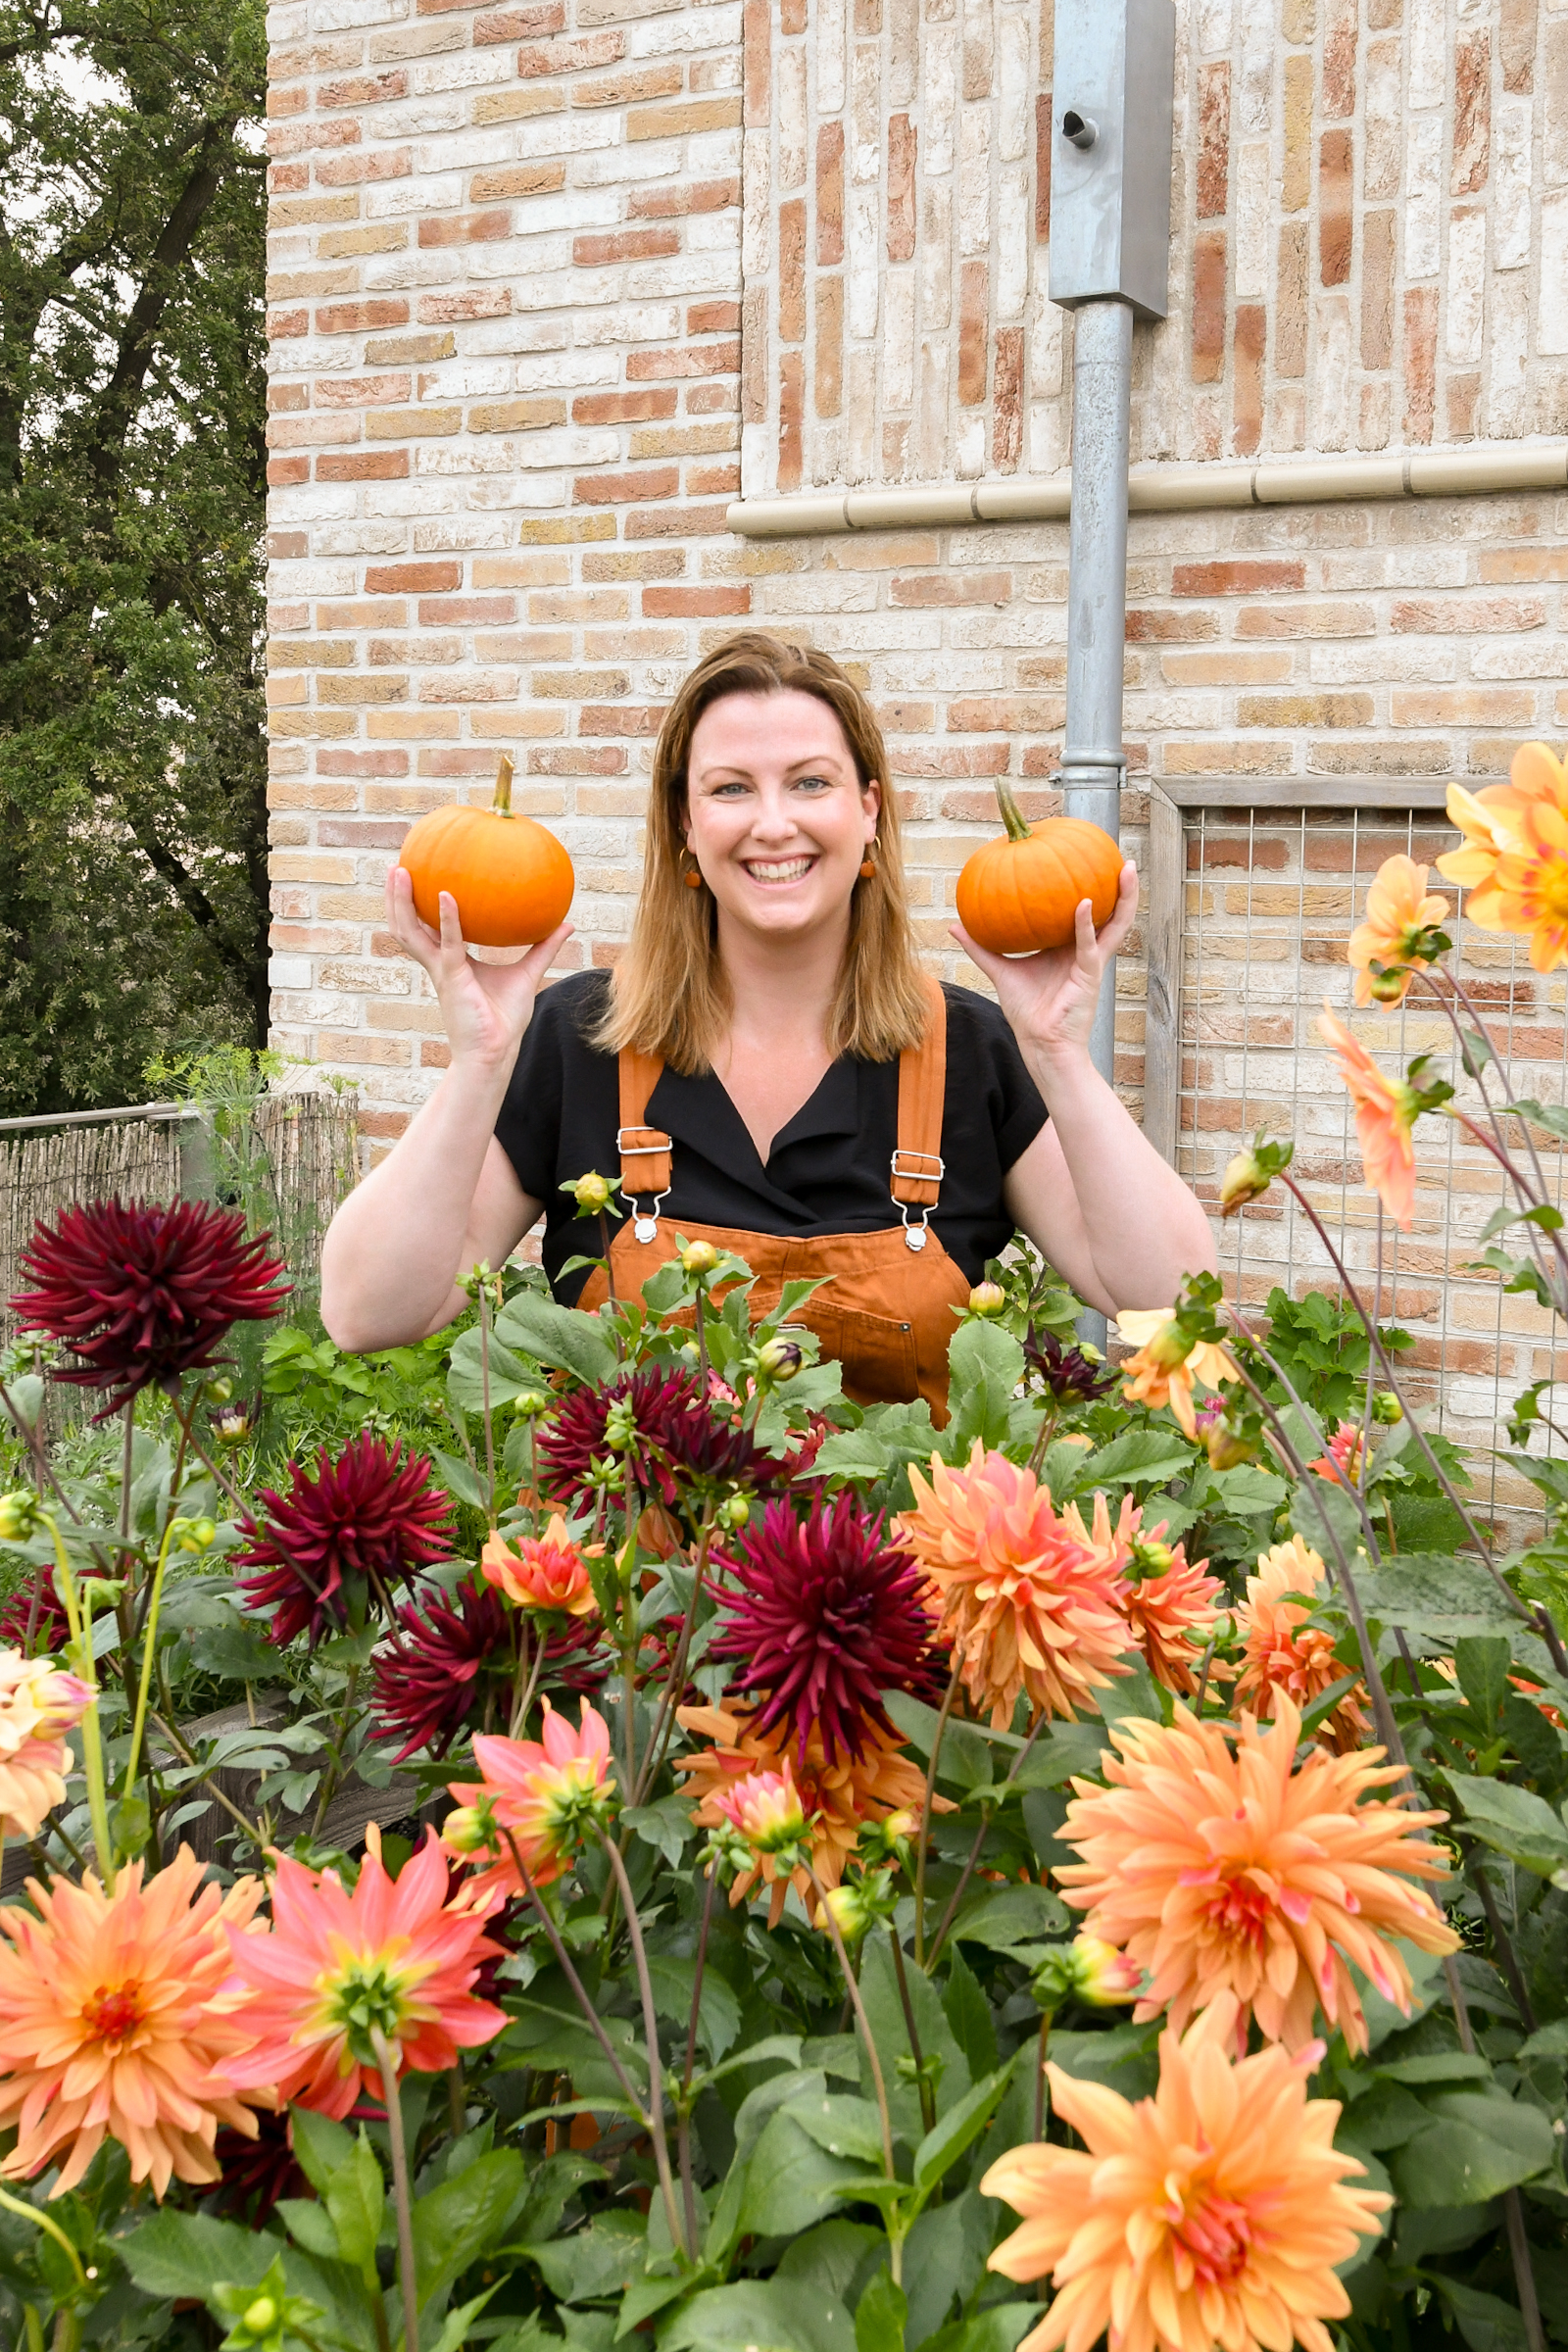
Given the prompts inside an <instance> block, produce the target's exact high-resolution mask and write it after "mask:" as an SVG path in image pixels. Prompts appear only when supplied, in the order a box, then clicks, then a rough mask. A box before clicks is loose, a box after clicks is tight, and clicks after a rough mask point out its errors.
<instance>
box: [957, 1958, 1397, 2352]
mask: <svg viewBox="0 0 1568 2352" xmlns="http://www.w3.org/2000/svg"><path fill="white" fill-rule="evenodd" d="M1241 2022H1242V2021H1241V2020H1240V2019H1239V2017H1238V2013H1237V2004H1236V2001H1235V1999H1234V1997H1233V1996H1232V1995H1230V1994H1228V1993H1220V1994H1219V1995H1218V1996H1217V1997H1216V1999H1215V2001H1214V2003H1213V2006H1212V2007H1211V2008H1210V2009H1208V2010H1207V2011H1206V2012H1205V2014H1204V2015H1203V2016H1202V2017H1201V2018H1200V2019H1199V2020H1198V2022H1197V2024H1196V2025H1194V2026H1192V2027H1190V2028H1189V2029H1188V2032H1187V2033H1186V2034H1185V2035H1183V2036H1181V2037H1180V2038H1178V2036H1177V2034H1175V2032H1169V2033H1166V2034H1162V2035H1161V2036H1160V2043H1159V2088H1158V2090H1157V2091H1156V2092H1155V2094H1154V2096H1153V2097H1152V2099H1139V2100H1138V2101H1137V2103H1136V2104H1134V2103H1133V2102H1132V2101H1131V2100H1128V2099H1124V2098H1123V2097H1122V2096H1121V2095H1120V2093H1119V2092H1117V2091H1114V2090H1108V2089H1106V2088H1105V2087H1104V2086H1103V2084H1101V2083H1098V2082H1078V2081H1076V2080H1075V2079H1074V2078H1073V2077H1072V2076H1071V2075H1064V2074H1063V2073H1062V2071H1061V2069H1060V2067H1059V2066H1051V2067H1048V2068H1047V2070H1046V2071H1047V2074H1048V2075H1049V2077H1050V2080H1051V2103H1052V2108H1053V2110H1054V2113H1055V2114H1057V2115H1059V2116H1061V2117H1062V2119H1063V2120H1064V2122H1066V2123H1069V2124H1070V2125H1071V2126H1072V2127H1073V2129H1074V2131H1077V2132H1078V2134H1079V2136H1080V2137H1081V2138H1082V2140H1083V2143H1084V2147H1083V2150H1082V2151H1080V2150H1079V2149H1077V2148H1057V2147H1049V2146H1045V2145H1037V2146H1033V2147H1021V2148H1013V2149H1011V2150H1010V2151H1009V2152H1008V2154H1007V2155H1005V2156H1004V2157H1002V2158H1001V2159H1000V2160H999V2161H998V2162H997V2163H996V2164H994V2165H993V2166H992V2167H991V2170H990V2171H989V2172H988V2173H987V2174H986V2176H985V2179H984V2180H982V2181H981V2183H980V2186H981V2190H982V2192H983V2193H984V2194H985V2195H986V2196H988V2197H1001V2198H1003V2199H1005V2202H1006V2203H1007V2204H1009V2205H1010V2206H1011V2207H1012V2209H1013V2211H1014V2212H1015V2213H1018V2214H1021V2215H1022V2216H1023V2227H1022V2228H1021V2229H1015V2230H1014V2231H1013V2233H1012V2235H1011V2236H1010V2237H1008V2238H1005V2239H1004V2241H1003V2243H1002V2244H1001V2245H1000V2246H998V2248H997V2250H996V2252H995V2253H994V2254H993V2255H992V2256H991V2260H990V2267H991V2269H992V2270H994V2271H1000V2272H1001V2273H1002V2275H1003V2277H1004V2278H1017V2279H1029V2278H1044V2277H1045V2276H1046V2275H1047V2273H1048V2272H1049V2273H1050V2275H1051V2279H1052V2283H1053V2285H1054V2287H1055V2289H1056V2293H1055V2295H1054V2299H1053V2301H1052V2305H1051V2308H1050V2310H1049V2311H1048V2312H1047V2314H1046V2316H1045V2318H1044V2319H1043V2320H1042V2321H1041V2323H1040V2325H1039V2327H1035V2328H1033V2329H1032V2330H1031V2331H1030V2333H1029V2334H1028V2335H1026V2336H1025V2337H1024V2339H1023V2342H1022V2343H1021V2344H1020V2345H1019V2347H1018V2352H1054V2347H1055V2346H1057V2345H1062V2346H1064V2347H1065V2352H1091V2348H1092V2346H1094V2345H1095V2344H1097V2343H1098V2342H1099V2341H1100V2339H1101V2338H1102V2337H1106V2338H1107V2339H1108V2342H1109V2344H1110V2347H1111V2352H1210V2347H1211V2346H1217V2345H1219V2346H1223V2347H1224V2352H1264V2347H1266V2348H1267V2352H1289V2346H1290V2344H1291V2341H1292V2339H1293V2337H1294V2339H1295V2340H1296V2341H1297V2342H1298V2343H1299V2344H1301V2345H1303V2346H1305V2347H1306V2352H1334V2338H1333V2337H1332V2336H1331V2335H1330V2333H1329V2331H1328V2329H1327V2328H1326V2327H1324V2325H1323V2322H1324V2321H1325V2320H1326V2319H1327V2320H1337V2319H1343V2318H1344V2317H1345V2314H1346V2313H1347V2312H1348V2310H1349V2308H1350V2298H1349V2296H1348V2294H1347V2293H1346V2291H1345V2288H1344V2287H1343V2285H1342V2284H1341V2283H1340V2280H1339V2278H1337V2277H1336V2276H1335V2273H1336V2270H1337V2269H1338V2268H1339V2266H1340V2265H1342V2264H1343V2263H1345V2262H1346V2261H1348V2258H1349V2257H1350V2255H1352V2254H1353V2253H1354V2252H1355V2249H1356V2244H1357V2241H1358V2240H1359V2239H1360V2238H1363V2237H1375V2236H1376V2235H1377V2233H1378V2229H1379V2227H1380V2224H1379V2220H1378V2216H1379V2215H1380V2214H1381V2213H1382V2212H1384V2210H1385V2209H1386V2208H1387V2207H1388V2206H1389V2205H1390V2204H1391V2203H1392V2202H1393V2200H1392V2198H1390V2197H1387V2196H1385V2195H1384V2194H1383V2192H1382V2191H1381V2190H1380V2189H1369V2188H1349V2187H1347V2185H1346V2182H1347V2180H1348V2178H1349V2177H1350V2176H1352V2175H1354V2174H1360V2173H1364V2172H1365V2171H1366V2167H1365V2165H1364V2164H1360V2163H1358V2162H1357V2160H1356V2159H1355V2158H1354V2157H1353V2156H1347V2155H1342V2154H1341V2153H1340V2152H1339V2151H1338V2150H1337V2149H1336V2147H1335V2145H1334V2127H1335V2125H1336V2124H1337V2123H1338V2122H1339V2118H1340V2106H1339V2101H1338V2100H1337V2099H1309V2098H1308V2097H1307V2095H1306V2087H1307V2076H1308V2074H1309V2073H1310V2071H1311V2067H1312V2065H1313V2064H1314V2063H1315V2061H1316V2058H1317V2056H1318V2055H1319V2052H1318V2050H1317V2048H1316V2047H1315V2046H1312V2047H1309V2048H1308V2049H1307V2050H1305V2051H1302V2052H1301V2053H1300V2055H1299V2056H1298V2057H1295V2058H1292V2057H1289V2056H1287V2054H1286V2052H1285V2051H1284V2050H1282V2049H1279V2048H1278V2047H1276V2048H1273V2049H1266V2050H1259V2051H1258V2052H1257V2054H1256V2056H1255V2057H1251V2058H1241V2059H1234V2058H1233V2057H1232V2055H1231V2050H1232V2046H1233V2045H1234V2043H1235V2040H1236V2034H1237V2029H1238V2026H1239V2024H1240V2023H1241Z"/></svg>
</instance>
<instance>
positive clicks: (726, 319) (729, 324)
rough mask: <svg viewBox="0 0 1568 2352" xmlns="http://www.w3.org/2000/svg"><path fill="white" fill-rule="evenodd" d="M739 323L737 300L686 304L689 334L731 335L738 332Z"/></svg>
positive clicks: (739, 308) (739, 313) (739, 314)
mask: <svg viewBox="0 0 1568 2352" xmlns="http://www.w3.org/2000/svg"><path fill="white" fill-rule="evenodd" d="M740 323H741V306H740V304H739V303H738V302H692V303H688V304H687V306H686V332H687V333H688V334H689V335H733V334H736V333H738V332H739V329H740Z"/></svg>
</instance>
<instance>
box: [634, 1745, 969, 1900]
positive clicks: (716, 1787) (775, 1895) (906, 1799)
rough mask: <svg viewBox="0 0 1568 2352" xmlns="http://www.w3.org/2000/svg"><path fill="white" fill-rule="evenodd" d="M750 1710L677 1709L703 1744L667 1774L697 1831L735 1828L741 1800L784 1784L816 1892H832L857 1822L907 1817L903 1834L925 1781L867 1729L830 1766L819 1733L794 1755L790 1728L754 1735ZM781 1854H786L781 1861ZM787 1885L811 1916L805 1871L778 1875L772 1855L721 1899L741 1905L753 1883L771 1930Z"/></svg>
mask: <svg viewBox="0 0 1568 2352" xmlns="http://www.w3.org/2000/svg"><path fill="white" fill-rule="evenodd" d="M756 1714H757V1710H756V1709H755V1708H752V1707H682V1708H680V1710H679V1712H678V1718H677V1720H678V1721H679V1723H680V1726H681V1729H682V1730H683V1731H685V1732H689V1733H690V1734H691V1735H692V1736H693V1737H694V1738H695V1739H698V1740H711V1742H712V1745H711V1746H710V1747H703V1748H699V1749H698V1750H697V1751H696V1752H695V1754H692V1755H689V1756H679V1757H677V1758H676V1760H675V1769H676V1771H677V1772H683V1773H685V1774H686V1775H687V1782H686V1793H687V1795H688V1796H690V1797H692V1798H694V1799H695V1800H696V1801H695V1804H694V1807H693V1811H692V1819H693V1821H694V1822H696V1824H697V1826H698V1828H699V1829H701V1830H716V1829H719V1828H721V1827H722V1828H734V1827H735V1826H737V1825H736V1822H735V1814H736V1812H737V1810H738V1809H739V1808H740V1807H744V1806H746V1804H747V1802H748V1799H750V1798H753V1797H760V1796H761V1795H762V1793H763V1792H764V1791H765V1790H767V1789H778V1788H783V1787H787V1788H788V1789H789V1790H790V1793H791V1794H792V1796H793V1797H794V1798H795V1799H796V1800H797V1802H798V1804H799V1807H800V1810H801V1812H802V1814H804V1816H805V1822H806V1834H807V1836H808V1837H809V1841H810V1856H811V1868H812V1870H813V1871H814V1872H815V1873H816V1876H817V1878H818V1880H819V1881H820V1883H821V1885H822V1886H823V1887H837V1886H838V1885H839V1884H840V1882H841V1881H842V1879H843V1877H844V1870H845V1865H846V1864H847V1862H848V1861H849V1858H850V1856H851V1855H852V1854H853V1853H854V1851H855V1848H856V1845H857V1843H858V1839H859V1836H860V1828H861V1825H862V1823H864V1822H868V1821H886V1820H888V1819H890V1818H891V1817H892V1816H893V1815H895V1814H907V1815H908V1816H910V1817H911V1819H910V1821H909V1822H908V1823H907V1825H906V1826H907V1827H908V1828H912V1827H913V1825H914V1824H915V1823H917V1822H918V1820H919V1818H920V1813H921V1808H922V1805H923V1803H924V1799H925V1776H924V1774H923V1773H922V1772H921V1771H920V1769H919V1767H918V1766H917V1765H916V1764H914V1763H913V1762H911V1760H910V1759H909V1757H908V1756H907V1755H906V1754H905V1752H904V1750H903V1748H902V1747H901V1746H900V1745H899V1744H898V1743H897V1742H896V1741H895V1740H890V1739H889V1738H888V1737H887V1735H886V1733H885V1732H880V1731H878V1730H877V1729H876V1728H875V1726H874V1725H868V1726H867V1727H866V1736H865V1740H864V1743H863V1745H862V1747H861V1749H860V1752H859V1754H858V1756H852V1755H850V1754H849V1753H848V1751H847V1750H846V1751H843V1752H841V1753H840V1755H839V1757H838V1759H837V1761H835V1762H833V1763H829V1762H828V1759H827V1756H826V1754H825V1752H824V1749H823V1745H822V1738H821V1734H820V1733H819V1732H818V1731H816V1730H815V1729H814V1728H813V1729H812V1731H811V1732H810V1734H809V1737H808V1739H807V1742H806V1752H805V1755H804V1756H803V1755H802V1753H801V1749H800V1744H799V1739H798V1735H797V1733H796V1730H795V1726H794V1725H793V1724H791V1723H779V1724H774V1725H773V1726H772V1728H771V1730H769V1731H766V1732H758V1731H757V1730H755V1729H754V1728H753V1727H754V1723H755V1718H756ZM737 1790H739V1797H738V1799H737ZM935 1801H936V1805H937V1809H938V1810H939V1811H940V1812H944V1813H948V1812H951V1811H952V1810H953V1808H952V1806H951V1805H950V1804H949V1803H948V1801H947V1799H946V1798H945V1797H940V1796H939V1797H938V1798H937V1799H936V1800H935ZM789 1858H790V1857H789V1855H788V1853H787V1852H786V1854H785V1857H784V1859H785V1861H786V1862H788V1860H789ZM792 1882H793V1884H794V1887H795V1890H796V1892H797V1893H798V1894H799V1896H800V1898H801V1900H802V1902H803V1903H804V1904H805V1905H806V1909H807V1913H808V1916H809V1917H811V1918H814V1917H815V1915H816V1898H815V1895H814V1894H813V1892H812V1889H811V1882H810V1880H809V1877H808V1876H807V1873H806V1872H805V1870H804V1869H799V1868H797V1869H794V1870H790V1869H787V1868H786V1869H784V1870H782V1871H780V1870H779V1868H778V1867H777V1866H776V1865H775V1862H774V1857H773V1856H772V1854H770V1853H767V1852H764V1851H760V1850H759V1851H758V1852H757V1859H756V1866H755V1868H754V1869H752V1870H750V1871H746V1872H743V1873H742V1874H741V1876H740V1877H739V1878H737V1879H736V1881H735V1883H734V1885H733V1886H732V1887H731V1888H730V1893H729V1899H730V1901H731V1902H732V1903H740V1902H744V1901H745V1900H746V1898H747V1897H748V1896H749V1895H751V1894H752V1893H753V1892H755V1890H756V1888H757V1887H759V1886H765V1887H768V1888H769V1889H770V1893H771V1900H770V1902H769V1905H768V1915H767V1924H768V1926H769V1927H770V1928H776V1927H777V1926H778V1923H779V1921H780V1919H781V1918H782V1917H783V1915H784V1897H785V1895H786V1894H787V1892H788V1891H789V1887H790V1886H791V1883H792Z"/></svg>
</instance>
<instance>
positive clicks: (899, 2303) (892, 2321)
mask: <svg viewBox="0 0 1568 2352" xmlns="http://www.w3.org/2000/svg"><path fill="white" fill-rule="evenodd" d="M908 2316H909V2306H908V2303H907V2300H906V2298H905V2293H904V2289H903V2287H902V2286H895V2285H894V2283H893V2274H892V2272H891V2271H878V2272H877V2273H876V2274H875V2276H874V2277H873V2278H872V2280H871V2282H870V2284H869V2286H867V2288H866V2289H865V2292H864V2293H863V2294H862V2295H861V2297H860V2300H859V2301H858V2303H857V2305H856V2306H855V2352H905V2347H904V2324H905V2322H906V2320H907V2318H908Z"/></svg>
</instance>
